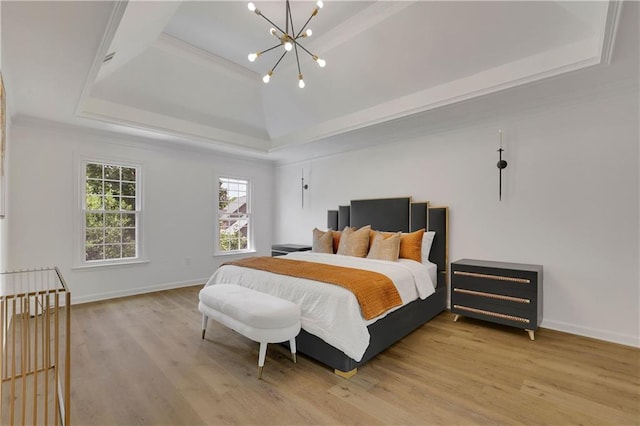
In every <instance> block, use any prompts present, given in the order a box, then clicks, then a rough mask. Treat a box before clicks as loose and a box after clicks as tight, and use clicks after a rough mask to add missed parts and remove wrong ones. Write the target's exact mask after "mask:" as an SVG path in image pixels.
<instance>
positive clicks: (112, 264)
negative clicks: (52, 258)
mask: <svg viewBox="0 0 640 426" xmlns="http://www.w3.org/2000/svg"><path fill="white" fill-rule="evenodd" d="M146 263H149V259H135V260H118V261H114V262H100V263H91V264H82V265H74V266H72V267H71V270H72V271H74V270H77V271H88V270H94V269H96V268H113V267H128V266H136V265H141V264H146Z"/></svg>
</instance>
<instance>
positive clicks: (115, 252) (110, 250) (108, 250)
mask: <svg viewBox="0 0 640 426" xmlns="http://www.w3.org/2000/svg"><path fill="white" fill-rule="evenodd" d="M120 249H121V246H120V244H112V245H105V246H104V258H105V259H120V258H121V257H122V256H121V250H120Z"/></svg>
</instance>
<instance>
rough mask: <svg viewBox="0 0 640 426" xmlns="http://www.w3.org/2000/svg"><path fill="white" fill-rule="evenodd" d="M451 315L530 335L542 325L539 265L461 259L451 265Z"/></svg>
mask: <svg viewBox="0 0 640 426" xmlns="http://www.w3.org/2000/svg"><path fill="white" fill-rule="evenodd" d="M451 312H453V313H454V314H456V316H455V318H454V321H457V320H458V318H459V317H460V316H461V315H463V316H467V317H470V318H477V319H482V320H486V321H492V322H495V323H499V324H505V325H510V326H513V327H518V328H522V329H524V330H526V331H527V332H528V333H529V338H530V339H531V340H534V338H535V335H534V332H535V331H536V330H537V329H538V326H539V325H540V323H541V322H542V265H529V264H523V263H506V262H491V261H486V260H474V259H461V260H458V261H456V262H453V263H452V264H451Z"/></svg>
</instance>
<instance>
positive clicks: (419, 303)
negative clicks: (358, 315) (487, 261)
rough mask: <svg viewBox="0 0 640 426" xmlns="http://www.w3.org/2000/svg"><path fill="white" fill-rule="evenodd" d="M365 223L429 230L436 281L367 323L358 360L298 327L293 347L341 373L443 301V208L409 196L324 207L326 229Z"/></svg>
mask: <svg viewBox="0 0 640 426" xmlns="http://www.w3.org/2000/svg"><path fill="white" fill-rule="evenodd" d="M365 225H371V229H375V230H380V231H391V232H398V231H402V232H413V231H417V230H419V229H422V228H425V229H426V230H429V231H435V232H436V234H435V238H434V240H433V244H432V246H431V252H430V254H429V260H430V261H431V262H433V263H435V264H436V265H437V266H438V275H437V276H438V282H437V286H436V292H435V294H432V295H431V296H429V297H427V298H426V299H425V300H421V299H417V300H415V301H413V302H411V303H409V304H408V305H406V306H404V307H402V308H400V309H398V310H396V311H393V312H392V313H390V314H389V315H387V316H386V317H384V318H382V319H380V320H378V321H376V322H374V323H373V324H371V325H369V327H368V329H369V334H370V336H371V339H370V342H369V347H368V348H367V350H366V352H365V353H364V356H363V357H362V360H360V361H355V360H354V359H352V358H350V357H348V356H347V355H345V354H344V352H342V351H340V350H338V349H336V348H334V347H333V346H331V345H329V344H328V343H326V342H325V341H324V340H322V339H320V338H318V337H316V336H314V335H312V334H309V333H308V332H306V331H305V330H304V329H303V330H301V331H300V334H299V335H298V337H296V346H297V350H298V352H301V353H303V354H305V355H307V356H309V357H311V358H314V359H316V360H318V361H320V362H322V363H323V364H326V365H328V366H329V367H332V368H333V369H334V372H335V373H336V374H337V375H339V376H342V377H346V378H349V377H351V376H353V375H354V374H356V372H357V368H358V367H359V366H360V365H362V364H364V363H365V362H367V361H368V360H370V359H371V358H373V357H374V356H376V355H377V354H379V353H380V352H382V351H384V350H385V349H387V348H388V347H390V346H391V345H393V344H394V343H395V342H397V341H398V340H400V339H402V338H403V337H405V336H406V335H408V334H409V333H411V332H412V331H414V330H415V329H416V328H418V327H420V326H421V325H423V324H424V323H426V322H427V321H429V320H430V319H432V318H433V317H435V316H436V315H438V314H439V313H440V312H442V311H444V310H445V309H446V305H447V300H446V299H447V291H446V287H447V286H446V283H447V275H448V261H449V259H448V251H449V250H448V249H449V247H448V234H449V233H448V231H449V225H448V209H447V207H429V206H428V203H412V202H411V198H409V197H405V198H384V199H372V200H353V201H351V203H350V205H349V206H340V207H339V208H338V210H329V211H328V213H327V226H328V227H329V228H330V229H338V230H342V229H344V227H345V226H355V227H358V228H359V227H361V226H365Z"/></svg>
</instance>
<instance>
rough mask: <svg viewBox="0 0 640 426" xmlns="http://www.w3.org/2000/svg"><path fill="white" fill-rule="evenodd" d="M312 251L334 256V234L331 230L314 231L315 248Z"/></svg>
mask: <svg viewBox="0 0 640 426" xmlns="http://www.w3.org/2000/svg"><path fill="white" fill-rule="evenodd" d="M311 251H313V252H316V253H330V254H333V233H332V232H331V230H328V231H327V232H324V231H321V230H319V229H318V228H314V229H313V246H312V249H311Z"/></svg>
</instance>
